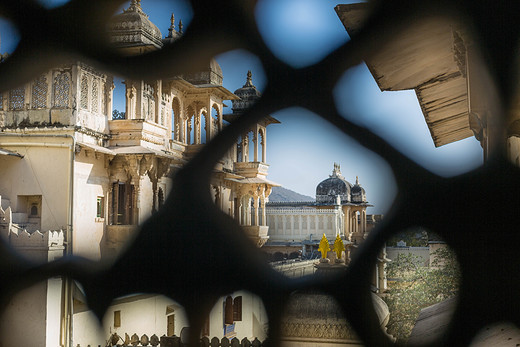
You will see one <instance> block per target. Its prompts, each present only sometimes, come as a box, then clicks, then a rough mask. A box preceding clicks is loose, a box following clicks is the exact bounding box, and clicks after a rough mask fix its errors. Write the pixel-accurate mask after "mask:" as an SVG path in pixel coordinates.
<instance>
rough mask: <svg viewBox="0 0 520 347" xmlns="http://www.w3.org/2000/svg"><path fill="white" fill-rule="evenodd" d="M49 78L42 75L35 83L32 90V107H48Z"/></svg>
mask: <svg viewBox="0 0 520 347" xmlns="http://www.w3.org/2000/svg"><path fill="white" fill-rule="evenodd" d="M48 89H49V88H48V86H47V77H46V76H45V75H42V76H40V77H38V78H37V79H36V80H35V81H34V85H33V88H32V107H33V108H45V107H47V90H48Z"/></svg>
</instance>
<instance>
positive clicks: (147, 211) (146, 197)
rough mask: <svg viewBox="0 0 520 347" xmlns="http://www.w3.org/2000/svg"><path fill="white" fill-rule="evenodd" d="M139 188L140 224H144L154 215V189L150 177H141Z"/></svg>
mask: <svg viewBox="0 0 520 347" xmlns="http://www.w3.org/2000/svg"><path fill="white" fill-rule="evenodd" d="M139 186H140V190H139V197H138V199H139V201H138V203H139V205H138V206H139V224H142V223H143V222H144V221H145V220H147V219H148V218H149V217H150V216H151V214H152V202H153V189H152V182H151V181H150V178H149V177H148V175H145V176H143V177H141V180H140V182H139ZM156 207H158V206H156Z"/></svg>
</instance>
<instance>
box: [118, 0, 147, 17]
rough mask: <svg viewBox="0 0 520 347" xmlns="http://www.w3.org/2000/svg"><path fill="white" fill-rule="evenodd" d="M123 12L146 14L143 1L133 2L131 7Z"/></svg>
mask: <svg viewBox="0 0 520 347" xmlns="http://www.w3.org/2000/svg"><path fill="white" fill-rule="evenodd" d="M123 12H139V13H143V14H144V12H143V9H142V8H141V0H132V1H131V2H130V7H128V9H127V10H125V11H123Z"/></svg>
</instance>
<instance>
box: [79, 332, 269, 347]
mask: <svg viewBox="0 0 520 347" xmlns="http://www.w3.org/2000/svg"><path fill="white" fill-rule="evenodd" d="M107 346H110V347H111V346H117V347H148V346H151V347H188V344H187V343H185V342H182V340H181V338H180V337H178V336H175V335H173V336H162V337H161V338H160V339H159V338H158V337H157V335H155V334H154V335H152V336H151V337H148V335H146V334H144V335H142V336H139V335H137V334H133V335H132V336H131V337H130V336H129V335H128V334H125V338H124V339H123V338H122V337H121V336H119V335H118V334H112V336H110V339H109V340H108V343H107ZM263 346H264V344H263V343H262V342H261V341H260V340H258V338H255V339H254V340H252V341H250V340H249V339H248V338H247V337H244V338H243V339H242V340H239V339H237V338H236V337H234V338H232V339H228V338H227V337H223V338H222V339H219V338H218V337H213V338H212V339H210V338H209V337H207V336H204V337H202V338H201V339H200V340H199V343H198V347H263ZM77 347H81V346H77Z"/></svg>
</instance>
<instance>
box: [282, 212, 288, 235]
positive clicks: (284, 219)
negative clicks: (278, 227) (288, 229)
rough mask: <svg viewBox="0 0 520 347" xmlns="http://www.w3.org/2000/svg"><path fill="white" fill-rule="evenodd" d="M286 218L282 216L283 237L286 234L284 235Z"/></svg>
mask: <svg viewBox="0 0 520 347" xmlns="http://www.w3.org/2000/svg"><path fill="white" fill-rule="evenodd" d="M286 217H287V216H286V215H282V233H283V235H284V236H285V235H286V233H285V226H286V225H287V218H286Z"/></svg>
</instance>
